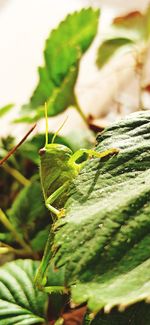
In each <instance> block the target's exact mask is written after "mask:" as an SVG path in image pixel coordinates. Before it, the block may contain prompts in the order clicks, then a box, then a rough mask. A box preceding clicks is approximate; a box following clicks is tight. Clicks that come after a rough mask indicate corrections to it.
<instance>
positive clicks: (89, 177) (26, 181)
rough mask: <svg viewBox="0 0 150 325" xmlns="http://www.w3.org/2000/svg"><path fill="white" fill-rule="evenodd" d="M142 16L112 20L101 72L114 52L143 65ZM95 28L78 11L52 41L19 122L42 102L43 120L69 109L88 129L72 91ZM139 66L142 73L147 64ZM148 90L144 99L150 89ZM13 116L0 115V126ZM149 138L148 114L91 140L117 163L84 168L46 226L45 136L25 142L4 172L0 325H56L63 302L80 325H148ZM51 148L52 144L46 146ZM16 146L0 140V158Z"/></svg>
mask: <svg viewBox="0 0 150 325" xmlns="http://www.w3.org/2000/svg"><path fill="white" fill-rule="evenodd" d="M149 15H150V9H149V7H148V9H147V11H146V12H145V13H144V14H141V13H139V12H133V13H130V14H128V15H126V16H123V17H117V18H115V19H114V21H113V24H112V26H111V33H110V35H109V37H108V38H105V40H104V41H103V43H102V44H101V45H100V47H99V50H98V54H97V65H98V67H99V68H102V67H103V66H104V65H105V64H106V63H108V62H109V60H110V59H111V57H112V56H113V55H114V54H115V53H117V51H118V52H119V50H120V49H125V48H126V49H127V48H128V49H132V50H134V49H135V51H136V50H137V49H140V51H139V52H140V55H141V54H142V50H143V49H144V50H143V52H144V55H145V53H146V52H147V45H148V42H149V37H150V19H149ZM98 19H99V11H98V10H94V9H91V8H88V9H83V10H81V11H80V12H75V13H73V14H71V15H69V16H68V17H67V18H66V19H65V20H64V21H63V22H61V23H60V25H59V26H58V28H57V29H55V30H53V31H52V32H51V34H50V35H49V37H48V39H47V41H46V44H45V49H44V63H43V66H42V67H40V68H39V82H38V85H37V87H36V89H35V91H34V92H33V94H32V96H31V98H30V100H29V103H28V104H27V105H24V106H23V107H22V108H21V114H22V115H20V118H19V119H18V122H21V121H22V122H25V121H27V122H32V121H33V120H38V119H40V118H41V117H43V105H44V103H45V102H47V105H48V115H49V116H54V115H57V114H59V113H61V112H63V111H64V110H65V109H66V108H68V107H69V106H70V105H73V106H75V107H76V108H77V110H78V111H79V113H80V114H81V116H82V117H83V118H84V119H85V117H84V115H83V113H82V111H81V109H80V107H79V104H78V99H77V98H76V95H75V84H76V80H77V77H78V72H79V66H80V60H81V58H82V56H83V54H84V53H85V51H86V50H87V49H88V48H89V46H90V45H91V43H92V41H93V39H94V37H95V35H96V31H97V27H98ZM143 44H144V46H143ZM145 48H146V50H145ZM141 49H142V50H141ZM138 59H139V60H138V64H137V65H138V69H139V70H140V71H141V70H142V68H143V64H144V61H143V59H142V60H141V61H140V59H141V57H138ZM145 89H146V90H147V91H149V85H147V86H146V87H145ZM11 107H12V105H8V106H5V107H4V108H1V109H0V116H3V115H4V114H5V113H7V112H8V111H9V110H10V109H11ZM149 131H150V114H149V111H145V112H138V113H137V114H133V115H130V116H129V117H127V118H125V119H124V120H121V121H120V122H117V123H114V124H112V126H110V127H108V128H107V129H106V130H104V131H103V132H102V133H101V134H100V135H99V136H98V137H97V145H96V147H95V150H96V151H98V152H103V151H105V150H107V149H110V148H114V149H117V150H118V153H114V155H106V156H105V157H104V158H102V159H101V160H100V159H98V158H91V159H89V160H87V162H86V163H85V165H84V167H83V169H82V170H81V171H80V173H79V175H78V176H77V177H76V178H75V179H74V180H73V181H72V184H71V185H70V187H69V188H68V189H67V191H68V192H67V193H69V198H68V200H67V202H66V204H65V206H64V207H63V208H64V211H65V217H62V218H60V219H59V220H57V221H56V220H55V222H53V223H52V218H50V216H49V211H48V210H47V209H46V207H45V202H44V197H43V195H42V189H41V183H40V177H39V171H38V166H39V155H38V151H39V149H40V148H42V147H43V146H44V143H45V135H44V134H41V133H40V134H37V135H35V136H34V137H32V138H31V139H30V140H27V141H26V142H25V143H24V144H23V145H22V146H21V147H20V148H19V149H18V150H17V152H16V153H15V154H14V155H13V156H11V157H10V159H9V160H8V161H7V162H6V163H5V164H4V165H2V168H1V179H0V200H1V208H2V209H0V254H1V259H0V263H1V265H2V266H1V267H0V324H2V325H9V324H10V325H12V324H18V325H19V324H20V325H25V324H41V323H42V324H43V323H44V324H48V323H49V321H50V320H52V321H53V322H54V321H55V320H56V319H57V322H56V324H60V323H61V324H62V322H63V319H65V317H64V316H63V313H64V312H66V311H67V312H70V308H71V307H70V295H71V302H72V306H77V305H80V304H81V305H87V313H86V316H85V319H84V321H83V323H84V324H85V325H88V324H91V325H99V324H106V325H111V324H112V325H126V324H127V325H128V324H131V325H148V324H149V319H150V308H149V304H148V303H149V297H150V275H149V268H150V248H149V247H150V238H149V230H150V222H149V214H150V204H149V203H150V202H149V194H150V176H149V161H150V132H149ZM52 138H53V134H49V143H50V142H51V140H52ZM55 142H56V143H60V144H63V145H65V146H67V147H69V148H70V149H71V150H72V151H73V152H75V151H76V150H78V149H83V148H91V147H92V146H94V145H95V142H96V140H95V135H93V133H92V132H91V131H90V130H89V129H88V128H87V130H80V129H78V130H72V132H71V133H70V134H68V135H67V136H63V137H62V136H60V135H57V136H56V138H55ZM15 143H16V139H13V138H12V137H11V136H8V138H6V139H1V141H0V146H1V148H0V157H1V158H3V157H4V156H5V155H6V153H7V152H8V151H9V150H10V149H11V148H12V147H13V146H14V145H15ZM49 173H52V170H50V171H49ZM50 175H51V174H50ZM47 238H49V239H48V240H47ZM46 241H47V245H46V249H45V252H44V257H43V259H42V255H43V251H44V246H45V243H46ZM18 256H19V257H21V258H22V259H19V260H18V259H17V258H18ZM28 258H30V259H28ZM7 260H8V261H11V262H9V263H6V261H7ZM12 260H14V261H12ZM35 260H40V261H41V260H42V263H39V261H35ZM37 269H39V270H40V271H41V274H40V276H41V277H40V280H41V283H38V288H36V287H35V285H34V283H35V282H36V278H37V277H38V273H36V270H37ZM43 285H46V287H45V288H43V287H42V286H43ZM39 289H40V290H43V291H44V290H45V291H47V292H49V293H50V294H49V295H47V294H45V293H43V292H42V291H40V290H39ZM60 292H61V293H63V294H62V295H60ZM83 309H84V312H85V307H83ZM68 310H69V311H68ZM82 316H83V315H82ZM63 317H64V318H63ZM76 321H77V320H76Z"/></svg>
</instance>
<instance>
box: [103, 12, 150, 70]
mask: <svg viewBox="0 0 150 325" xmlns="http://www.w3.org/2000/svg"><path fill="white" fill-rule="evenodd" d="M149 38H150V7H148V9H147V10H146V12H145V14H142V13H140V12H138V11H135V12H131V13H129V14H127V15H125V16H122V17H117V18H115V19H114V21H113V24H112V27H111V30H110V33H109V36H108V37H107V38H106V39H105V40H104V41H103V42H102V44H101V45H100V47H99V49H98V54H97V65H98V67H99V68H102V67H103V66H104V65H105V64H106V63H107V62H108V60H109V59H111V57H112V56H113V55H114V54H115V53H116V52H117V51H118V50H120V49H121V48H122V47H126V46H127V48H128V50H129V48H130V50H132V51H133V53H136V52H138V48H141V49H142V48H143V43H145V45H144V46H146V45H148V41H149Z"/></svg>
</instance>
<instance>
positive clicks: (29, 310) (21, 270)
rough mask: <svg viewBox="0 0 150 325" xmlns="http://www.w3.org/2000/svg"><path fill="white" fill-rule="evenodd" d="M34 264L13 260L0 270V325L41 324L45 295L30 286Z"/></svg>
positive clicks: (36, 264) (35, 265)
mask: <svg viewBox="0 0 150 325" xmlns="http://www.w3.org/2000/svg"><path fill="white" fill-rule="evenodd" d="M37 266H38V262H35V261H32V260H17V261H14V262H10V263H7V264H5V265H4V266H2V267H0V324H1V325H6V324H7V325H12V324H20V325H25V324H28V325H30V324H43V322H44V321H46V307H47V295H46V294H43V293H41V292H39V291H38V290H37V289H35V287H34V285H33V279H34V276H35V271H36V268H37Z"/></svg>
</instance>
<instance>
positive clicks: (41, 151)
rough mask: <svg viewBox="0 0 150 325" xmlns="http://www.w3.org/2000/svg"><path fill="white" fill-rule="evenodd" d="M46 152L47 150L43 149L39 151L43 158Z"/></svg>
mask: <svg viewBox="0 0 150 325" xmlns="http://www.w3.org/2000/svg"><path fill="white" fill-rule="evenodd" d="M45 152H46V149H45V148H42V149H40V150H39V155H40V156H42V155H44V153H45Z"/></svg>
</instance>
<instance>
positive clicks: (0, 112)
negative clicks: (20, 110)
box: [0, 104, 14, 117]
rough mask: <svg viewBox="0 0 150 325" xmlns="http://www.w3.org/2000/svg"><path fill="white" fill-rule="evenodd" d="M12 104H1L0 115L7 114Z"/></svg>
mask: <svg viewBox="0 0 150 325" xmlns="http://www.w3.org/2000/svg"><path fill="white" fill-rule="evenodd" d="M13 106H14V105H13V104H8V105H6V106H3V107H1V108H0V117H2V116H4V115H5V114H7V113H8V112H9V111H10V110H11V108H12V107H13Z"/></svg>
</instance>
